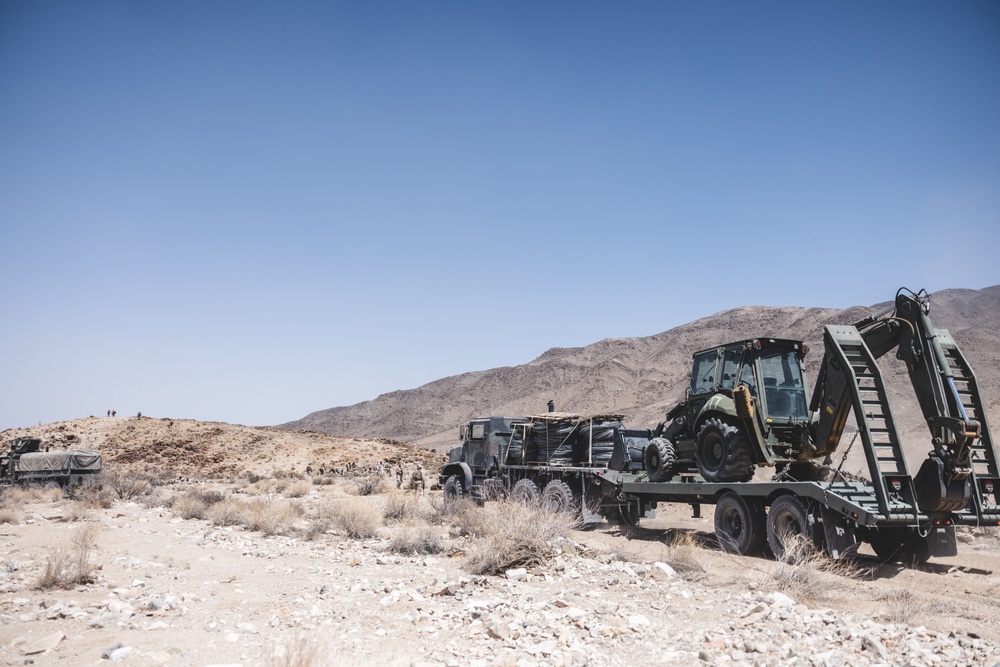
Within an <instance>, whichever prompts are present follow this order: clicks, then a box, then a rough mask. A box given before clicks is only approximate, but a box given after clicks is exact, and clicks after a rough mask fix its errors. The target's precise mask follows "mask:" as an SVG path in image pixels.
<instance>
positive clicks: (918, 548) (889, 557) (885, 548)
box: [868, 527, 930, 567]
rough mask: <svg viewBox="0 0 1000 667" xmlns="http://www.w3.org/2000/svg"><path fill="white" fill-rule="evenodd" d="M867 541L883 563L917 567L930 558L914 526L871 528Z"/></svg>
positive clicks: (928, 551)
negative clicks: (897, 563)
mask: <svg viewBox="0 0 1000 667" xmlns="http://www.w3.org/2000/svg"><path fill="white" fill-rule="evenodd" d="M868 543H869V544H870V545H871V546H872V550H873V551H874V552H875V555H876V556H878V559H879V560H880V561H882V562H883V563H893V562H899V563H902V564H903V565H905V566H906V567H917V566H920V565H923V564H924V563H926V562H927V560H928V559H929V558H930V550H929V549H928V548H927V542H926V541H925V540H924V539H923V538H921V537H920V534H919V533H918V532H917V529H916V528H895V527H893V528H882V529H880V530H875V529H871V530H870V531H869V533H868Z"/></svg>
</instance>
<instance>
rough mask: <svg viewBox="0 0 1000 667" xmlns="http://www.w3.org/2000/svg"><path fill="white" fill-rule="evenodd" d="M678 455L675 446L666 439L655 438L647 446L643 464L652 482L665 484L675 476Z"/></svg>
mask: <svg viewBox="0 0 1000 667" xmlns="http://www.w3.org/2000/svg"><path fill="white" fill-rule="evenodd" d="M676 458H677V454H676V452H675V451H674V445H673V443H671V442H670V441H669V440H667V439H666V438H653V439H652V440H650V441H649V444H648V445H646V451H645V452H644V453H643V457H642V460H643V464H644V465H645V467H646V475H648V476H649V481H650V482H665V481H667V480H668V479H670V478H671V477H673V475H674V460H675V459H676Z"/></svg>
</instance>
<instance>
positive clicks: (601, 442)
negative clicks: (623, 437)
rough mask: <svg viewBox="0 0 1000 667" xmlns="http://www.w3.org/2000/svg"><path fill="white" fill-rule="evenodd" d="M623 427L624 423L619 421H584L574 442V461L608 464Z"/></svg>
mask: <svg viewBox="0 0 1000 667" xmlns="http://www.w3.org/2000/svg"><path fill="white" fill-rule="evenodd" d="M621 427H622V424H621V422H618V421H602V422H592V421H586V422H584V423H582V424H581V425H580V430H579V432H578V434H577V436H576V438H575V439H574V442H573V460H574V462H575V463H578V464H585V463H588V462H590V463H593V464H594V465H600V466H606V465H608V463H609V462H610V461H611V455H612V454H613V453H614V451H615V445H616V444H617V443H618V441H619V439H620V438H619V437H618V433H619V431H620V429H621ZM588 453H589V456H588ZM588 460H589V461H588Z"/></svg>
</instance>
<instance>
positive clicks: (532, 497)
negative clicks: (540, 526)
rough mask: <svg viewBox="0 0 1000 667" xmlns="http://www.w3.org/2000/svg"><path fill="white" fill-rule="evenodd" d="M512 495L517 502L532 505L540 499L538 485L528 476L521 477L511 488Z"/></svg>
mask: <svg viewBox="0 0 1000 667" xmlns="http://www.w3.org/2000/svg"><path fill="white" fill-rule="evenodd" d="M510 497H511V499H512V500H514V501H516V502H519V503H523V504H525V505H531V504H532V503H534V502H535V501H536V500H538V485H537V484H535V483H534V482H533V481H532V480H530V479H527V478H525V479H519V480H517V483H516V484H514V488H513V489H511V491H510Z"/></svg>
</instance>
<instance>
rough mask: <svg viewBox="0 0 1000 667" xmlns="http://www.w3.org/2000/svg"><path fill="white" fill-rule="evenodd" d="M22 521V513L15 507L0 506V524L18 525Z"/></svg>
mask: <svg viewBox="0 0 1000 667" xmlns="http://www.w3.org/2000/svg"><path fill="white" fill-rule="evenodd" d="M23 520H24V513H23V512H22V511H21V508H20V507H18V506H16V505H13V504H11V505H7V504H4V505H0V523H12V524H20V523H21V522H22V521H23Z"/></svg>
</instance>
